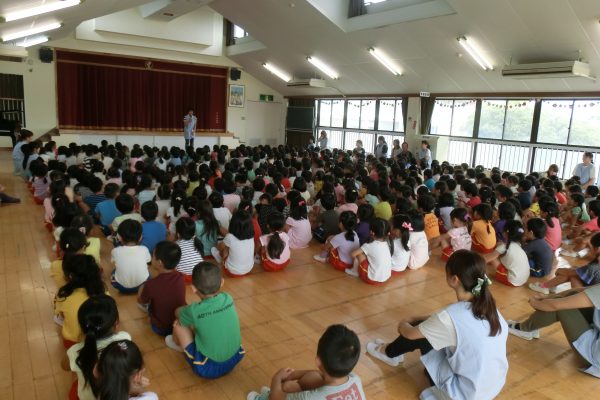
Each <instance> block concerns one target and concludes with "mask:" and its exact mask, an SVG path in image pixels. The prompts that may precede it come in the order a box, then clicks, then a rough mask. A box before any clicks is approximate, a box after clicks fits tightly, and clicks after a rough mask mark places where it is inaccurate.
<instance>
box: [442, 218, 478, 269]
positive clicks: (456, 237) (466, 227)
mask: <svg viewBox="0 0 600 400" xmlns="http://www.w3.org/2000/svg"><path fill="white" fill-rule="evenodd" d="M450 220H451V221H452V229H450V230H449V231H448V232H447V233H444V234H443V235H442V260H444V261H448V259H449V258H450V256H451V255H452V253H453V252H455V251H457V250H471V244H472V239H471V232H470V230H471V224H472V222H471V216H470V215H469V213H468V211H467V209H466V208H455V209H454V210H452V212H451V213H450Z"/></svg>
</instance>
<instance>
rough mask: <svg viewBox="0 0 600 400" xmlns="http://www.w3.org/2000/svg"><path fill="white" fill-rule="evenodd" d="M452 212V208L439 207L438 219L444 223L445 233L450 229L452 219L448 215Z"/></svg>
mask: <svg viewBox="0 0 600 400" xmlns="http://www.w3.org/2000/svg"><path fill="white" fill-rule="evenodd" d="M452 210H454V207H441V208H440V218H441V219H442V221H444V227H445V228H446V231H449V230H450V229H452V218H450V213H451V212H452Z"/></svg>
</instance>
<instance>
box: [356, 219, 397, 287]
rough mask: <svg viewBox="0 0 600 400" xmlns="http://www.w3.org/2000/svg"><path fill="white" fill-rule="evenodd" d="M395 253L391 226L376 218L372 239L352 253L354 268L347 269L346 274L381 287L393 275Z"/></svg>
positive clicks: (372, 222)
mask: <svg viewBox="0 0 600 400" xmlns="http://www.w3.org/2000/svg"><path fill="white" fill-rule="evenodd" d="M393 252H394V242H393V241H392V239H391V238H390V225H389V224H388V222H387V221H386V220H383V219H381V218H375V219H373V220H372V221H371V237H370V238H369V240H367V242H366V243H365V244H363V245H362V246H361V247H360V248H358V249H356V250H354V252H352V256H353V257H354V258H355V260H354V266H353V267H352V268H349V269H346V273H347V274H348V275H352V276H358V277H359V278H360V279H362V280H363V282H365V283H368V284H371V285H380V284H382V283H384V282H386V281H387V280H388V279H390V276H391V275H392V254H393Z"/></svg>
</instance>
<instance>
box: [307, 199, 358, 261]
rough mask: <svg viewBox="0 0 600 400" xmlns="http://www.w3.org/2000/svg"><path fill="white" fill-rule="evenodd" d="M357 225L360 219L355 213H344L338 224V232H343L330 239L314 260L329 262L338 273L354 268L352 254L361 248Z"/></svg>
mask: <svg viewBox="0 0 600 400" xmlns="http://www.w3.org/2000/svg"><path fill="white" fill-rule="evenodd" d="M357 224H358V219H357V217H356V214H355V213H353V212H352V211H343V212H342V213H341V214H340V217H339V223H338V225H339V226H338V230H340V231H343V232H341V233H338V234H337V235H335V236H330V237H328V238H327V241H326V242H325V244H324V245H323V251H322V252H321V254H315V255H314V257H313V258H314V259H315V260H317V261H320V262H323V263H324V262H327V261H329V263H330V264H331V265H332V266H333V268H335V269H337V270H338V271H344V270H346V268H352V253H353V252H354V251H355V250H356V249H358V248H359V247H360V242H359V239H358V235H357V233H356V231H355V229H356V225H357Z"/></svg>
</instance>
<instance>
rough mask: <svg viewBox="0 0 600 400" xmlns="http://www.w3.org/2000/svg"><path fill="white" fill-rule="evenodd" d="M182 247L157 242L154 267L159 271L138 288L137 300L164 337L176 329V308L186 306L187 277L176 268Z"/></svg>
mask: <svg viewBox="0 0 600 400" xmlns="http://www.w3.org/2000/svg"><path fill="white" fill-rule="evenodd" d="M180 259H181V249H180V248H179V246H178V245H177V244H176V243H174V242H168V241H166V240H165V241H162V242H159V243H157V244H156V246H155V247H154V252H153V254H152V264H151V267H152V268H153V269H154V270H155V271H156V272H157V273H158V274H157V275H156V276H155V277H154V278H151V279H149V280H147V281H146V282H145V283H144V284H143V285H142V286H141V287H140V289H139V291H138V297H137V302H138V304H139V305H140V308H142V309H143V310H144V311H147V312H148V314H149V316H150V327H151V328H152V330H153V331H154V332H155V333H157V334H158V335H161V336H167V335H170V334H171V333H172V332H173V322H175V310H176V309H178V308H179V307H181V306H185V304H186V302H185V279H184V277H183V275H182V274H180V273H178V272H177V271H176V270H175V267H176V266H177V264H178V263H179V260H180Z"/></svg>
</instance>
